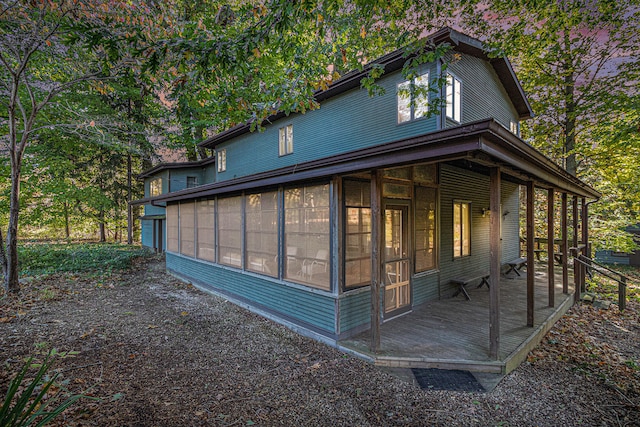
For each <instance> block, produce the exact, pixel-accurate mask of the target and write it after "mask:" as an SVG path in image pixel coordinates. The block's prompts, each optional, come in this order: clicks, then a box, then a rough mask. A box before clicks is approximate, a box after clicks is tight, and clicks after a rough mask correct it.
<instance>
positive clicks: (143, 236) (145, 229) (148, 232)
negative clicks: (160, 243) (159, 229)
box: [140, 220, 153, 248]
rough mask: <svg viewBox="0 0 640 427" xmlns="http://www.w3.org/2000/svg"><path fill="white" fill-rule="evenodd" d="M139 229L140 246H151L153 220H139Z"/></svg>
mask: <svg viewBox="0 0 640 427" xmlns="http://www.w3.org/2000/svg"><path fill="white" fill-rule="evenodd" d="M140 223H141V227H140V228H141V230H140V240H141V243H142V246H146V247H148V248H153V221H149V220H147V221H145V220H142V221H140Z"/></svg>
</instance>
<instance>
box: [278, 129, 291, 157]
mask: <svg viewBox="0 0 640 427" xmlns="http://www.w3.org/2000/svg"><path fill="white" fill-rule="evenodd" d="M291 153H293V125H287V126H284V127H281V128H280V129H278V154H279V155H280V156H285V155H287V154H291Z"/></svg>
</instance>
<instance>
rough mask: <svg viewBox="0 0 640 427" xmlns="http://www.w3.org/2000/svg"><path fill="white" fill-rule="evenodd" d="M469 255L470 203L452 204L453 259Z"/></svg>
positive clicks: (456, 202) (455, 202)
mask: <svg viewBox="0 0 640 427" xmlns="http://www.w3.org/2000/svg"><path fill="white" fill-rule="evenodd" d="M469 255H471V202H460V201H454V202H453V257H454V258H460V257H464V256H469Z"/></svg>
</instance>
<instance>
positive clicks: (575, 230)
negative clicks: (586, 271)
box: [571, 196, 582, 303]
mask: <svg viewBox="0 0 640 427" xmlns="http://www.w3.org/2000/svg"><path fill="white" fill-rule="evenodd" d="M572 208H573V218H572V220H573V224H572V225H573V239H572V242H571V246H572V247H574V248H577V247H578V196H573V200H572ZM575 255H576V256H577V255H578V253H577V250H576V254H575ZM573 284H574V286H575V293H574V301H575V302H576V303H577V302H580V293H581V291H582V287H581V286H580V263H579V262H576V261H575V260H574V262H573Z"/></svg>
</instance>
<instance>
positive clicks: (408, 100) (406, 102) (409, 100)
mask: <svg viewBox="0 0 640 427" xmlns="http://www.w3.org/2000/svg"><path fill="white" fill-rule="evenodd" d="M428 111H429V73H424V74H421V75H419V76H417V77H415V78H413V79H411V80H407V81H404V82H402V83H398V123H404V122H409V121H412V120H416V119H419V118H421V117H424V116H426V115H427V112H428Z"/></svg>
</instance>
